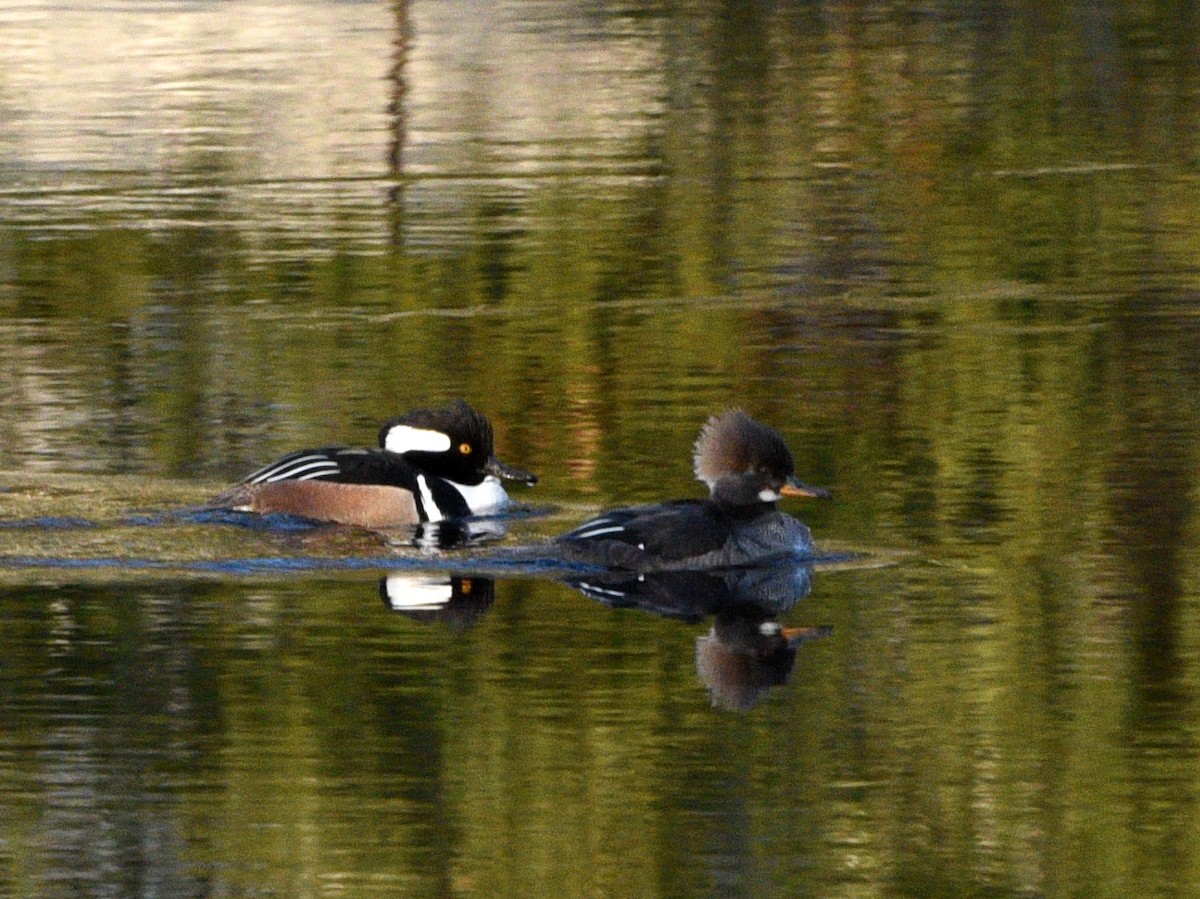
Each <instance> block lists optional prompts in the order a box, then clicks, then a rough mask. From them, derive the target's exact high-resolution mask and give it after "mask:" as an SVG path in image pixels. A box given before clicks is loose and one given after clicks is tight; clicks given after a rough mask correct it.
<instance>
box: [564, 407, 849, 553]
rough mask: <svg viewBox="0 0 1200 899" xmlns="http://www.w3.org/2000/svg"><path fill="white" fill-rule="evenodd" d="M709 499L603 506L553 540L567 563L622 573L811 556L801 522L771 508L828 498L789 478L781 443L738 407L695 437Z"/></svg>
mask: <svg viewBox="0 0 1200 899" xmlns="http://www.w3.org/2000/svg"><path fill="white" fill-rule="evenodd" d="M694 464H695V470H696V477H697V478H698V479H699V480H701V481H704V482H705V483H706V484H708V488H709V492H710V496H709V498H708V499H702V500H698V499H682V500H675V501H673V502H666V503H659V504H657V505H649V506H633V507H630V508H624V509H615V510H613V511H611V512H606V513H604V514H603V515H601V516H600V517H599V518H593V519H592V520H591V521H588V522H587V523H585V524H583V525H580V526H579V527H577V528H575V530H573V531H570V532H568V533H566V534H563V535H562V536H561V537H559V538H558V539H557V540H556V548H557V549H558V550H559V551H560V553H561V556H562V557H563V558H564V559H565V560H566V561H571V562H583V563H588V564H594V565H600V566H603V567H605V568H610V569H624V570H626V571H635V572H649V571H682V570H701V569H715V568H731V567H737V566H746V565H755V564H760V563H764V562H768V561H770V560H772V559H786V558H792V559H795V558H798V557H806V556H810V555H811V553H812V545H813V544H812V535H811V534H810V533H809V530H808V528H807V527H805V526H804V525H803V524H801V523H800V522H799V521H797V520H796V519H795V518H792V517H791V516H790V515H785V514H784V513H783V512H780V511H779V510H778V509H776V507H775V503H776V501H777V500H778V499H779V498H780V497H781V496H814V497H827V496H829V492H828V491H827V490H822V489H820V488H816V487H808V486H806V485H804V484H801V483H800V482H799V481H798V480H796V475H795V463H794V462H793V461H792V454H791V453H790V452H788V448H787V444H785V443H784V442H783V438H782V437H781V436H780V435H779V432H778V431H776V430H775V429H774V428H770V427H767V426H766V425H764V424H760V423H759V422H757V421H755V420H754V419H752V418H751V417H750V416H749V415H747V414H746V413H745V412H743V411H742V410H740V409H733V410H730V411H728V412H725V413H723V414H722V415H714V416H713V417H712V418H710V419H709V420H708V423H707V424H705V426H704V428H703V430H701V432H700V436H699V438H698V439H697V440H696V447H695V455H694Z"/></svg>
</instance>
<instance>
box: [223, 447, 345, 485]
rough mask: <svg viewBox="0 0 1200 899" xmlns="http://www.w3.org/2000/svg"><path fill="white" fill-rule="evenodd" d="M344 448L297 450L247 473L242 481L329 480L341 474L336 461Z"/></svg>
mask: <svg viewBox="0 0 1200 899" xmlns="http://www.w3.org/2000/svg"><path fill="white" fill-rule="evenodd" d="M345 452H346V450H344V449H342V448H340V447H327V448H325V449H310V450H299V451H297V452H294V453H289V454H288V455H286V456H284V457H283V458H281V459H276V460H275V461H274V462H272V463H271V464H270V465H265V466H263V467H262V468H260V469H259V470H258V471H256V472H254V473H252V474H251V475H249V476H248V477H247V478H246V480H245V481H244V482H243V483H246V484H274V483H276V482H277V481H311V480H314V479H318V478H319V479H326V480H331V479H335V478H337V477H338V476H339V475H341V474H342V466H341V464H340V463H339V462H338V459H339V457H341V456H342V455H343V454H344V453H345Z"/></svg>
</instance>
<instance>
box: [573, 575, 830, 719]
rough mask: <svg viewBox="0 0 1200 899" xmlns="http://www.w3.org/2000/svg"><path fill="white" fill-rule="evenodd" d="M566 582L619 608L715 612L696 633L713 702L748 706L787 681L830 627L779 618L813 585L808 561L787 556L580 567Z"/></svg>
mask: <svg viewBox="0 0 1200 899" xmlns="http://www.w3.org/2000/svg"><path fill="white" fill-rule="evenodd" d="M565 582H566V583H567V584H569V585H570V586H572V587H574V588H575V589H577V590H579V591H580V592H581V593H583V594H584V595H585V596H588V597H590V598H592V599H595V600H598V601H600V602H602V603H604V604H605V605H608V606H613V607H617V608H634V609H640V610H642V611H646V612H652V613H654V614H656V615H661V616H663V617H666V618H680V619H684V620H686V621H700V620H703V619H704V618H706V617H708V616H710V615H711V616H713V623H712V627H711V629H710V630H709V632H708V634H706V635H704V636H701V637H698V638H697V640H696V673H697V674H698V675H699V676H700V679H701V681H703V682H704V684H705V685H706V686H707V687H708V688H709V690H710V691H711V692H712V697H713V704H714V705H717V706H720V707H722V708H728V709H738V710H744V709H749V708H751V707H753V706H754V705H755V704H756V703H757V702H758V699H759V698H760V695H761V694H762V692H763V691H764V690H766V689H767V688H769V687H775V686H780V685H782V684H784V683H786V682H787V679H788V677H789V676H790V674H791V672H792V668H793V667H794V665H795V663H796V649H797V647H799V645H800V644H801V643H803V642H805V641H807V640H811V639H814V638H816V637H822V636H825V635H826V634H828V633H830V629H829V628H825V627H812V628H785V627H783V626H782V625H781V624H780V623H779V622H778V621H777V620H776V619H775V616H776V615H779V614H781V613H783V612H785V611H787V610H788V609H790V608H791V607H792V606H794V605H795V604H796V603H797V602H798V601H799V600H800V599H802V598H803V597H804V596H806V595H807V594H808V592H809V589H810V588H811V586H812V568H811V567H810V566H808V565H798V564H781V565H773V566H769V567H762V568H731V569H725V570H722V571H670V572H647V573H644V574H635V573H632V572H617V571H607V572H599V573H594V574H586V575H584V574H579V575H574V576H571V577H568V578H566V579H565Z"/></svg>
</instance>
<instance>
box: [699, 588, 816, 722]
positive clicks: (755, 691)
mask: <svg viewBox="0 0 1200 899" xmlns="http://www.w3.org/2000/svg"><path fill="white" fill-rule="evenodd" d="M831 631H832V629H831V628H828V627H784V626H783V625H781V624H780V623H779V621H777V620H776V619H774V618H772V617H769V616H766V615H764V614H763V613H762V612H761V610H759V609H756V608H755V607H753V606H740V607H736V608H729V609H723V610H721V611H720V612H718V613H717V615H716V616H715V618H714V619H713V624H712V627H711V628H710V629H709V631H708V633H707V634H704V635H702V636H699V637H697V638H696V674H698V675H699V676H700V680H701V681H703V682H704V685H705V686H706V687H708V690H709V693H711V694H712V701H713V705H714V706H717V707H718V708H723V709H730V710H733V711H746V710H748V709H752V708H754V706H755V705H757V704H758V701H759V698H760V697H761V695H762V694H763V693H764V692H765V691H766V690H768V689H770V688H771V687H779V686H782V685H783V684H786V683H787V681H788V678H789V677H791V674H792V669H793V668H794V667H795V665H796V650H797V649H798V648H799V647H800V645H801V644H802V643H806V642H808V641H809V640H815V639H817V638H818V637H825V636H828V635H829V634H830V633H831Z"/></svg>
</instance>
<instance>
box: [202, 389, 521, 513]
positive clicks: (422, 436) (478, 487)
mask: <svg viewBox="0 0 1200 899" xmlns="http://www.w3.org/2000/svg"><path fill="white" fill-rule="evenodd" d="M500 478H509V479H512V480H517V481H521V482H523V483H525V484H530V485H532V484H535V483H537V476H536V475H534V474H532V473H531V472H528V471H521V470H520V469H517V468H510V467H509V466H507V465H505V464H504V463H503V462H501V461H500V460H499V459H497V458H496V457H495V456H494V455H493V449H492V424H491V422H489V421H488V420H487V418H486V417H485V416H483V415H481V414H480V413H478V412H476V411H475V410H474V409H472V408H471V407H470V406H469V405H467V404H466V403H465V402H463V401H462V400H455V401H454V402H453V403H451V404H450V405H449V406H447V407H446V408H444V409H416V410H414V411H412V412H408V413H405V414H404V415H401V416H400V417H399V418H393V419H391V420H390V421H388V422H387V423H385V424H384V425H383V427H381V428H380V429H379V449H355V448H350V447H344V446H327V447H321V448H319V449H307V450H299V451H298V452H294V453H289V454H288V455H286V456H284V457H282V458H281V459H278V460H276V461H275V462H272V463H271V464H270V465H267V466H265V467H263V468H260V469H259V470H258V471H256V472H254V473H253V474H251V475H249V476H248V477H247V478H246V479H245V480H244V481H242V482H241V483H240V484H238V485H237V486H236V487H234V488H233V489H232V490H230V491H228V492H227V493H224V494H222V495H221V496H219V497H217V498H216V499H215V500H213V502H212V503H211V504H210V505H209V507H210V508H214V509H231V510H234V511H239V512H258V513H262V514H267V513H282V514H287V515H299V516H302V517H304V518H311V519H315V520H317V521H332V522H337V523H339V524H353V525H359V526H361V527H367V528H387V527H397V526H402V525H411V524H419V523H421V522H429V521H434V522H436V521H441V520H443V519H447V518H457V517H461V516H465V515H474V514H477V513H479V512H484V511H488V510H492V509H497V508H500V507H502V506H504V505H505V504H507V503H508V494H507V493H505V492H504V488H503V487H502V486H501V485H500V480H499V479H500Z"/></svg>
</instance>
